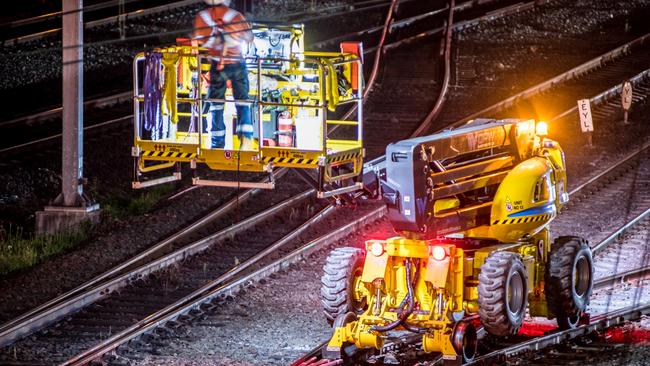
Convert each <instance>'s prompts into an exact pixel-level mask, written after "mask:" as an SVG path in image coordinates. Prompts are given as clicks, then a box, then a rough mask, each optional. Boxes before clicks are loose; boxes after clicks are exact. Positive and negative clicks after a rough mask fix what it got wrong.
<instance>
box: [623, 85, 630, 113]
mask: <svg viewBox="0 0 650 366" xmlns="http://www.w3.org/2000/svg"><path fill="white" fill-rule="evenodd" d="M621 104H622V105H623V110H625V111H628V110H630V107H631V106H632V84H631V83H630V82H629V81H626V82H624V83H623V89H622V90H621Z"/></svg>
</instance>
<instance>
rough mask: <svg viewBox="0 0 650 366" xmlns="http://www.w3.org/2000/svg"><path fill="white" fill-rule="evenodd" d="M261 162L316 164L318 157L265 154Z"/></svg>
mask: <svg viewBox="0 0 650 366" xmlns="http://www.w3.org/2000/svg"><path fill="white" fill-rule="evenodd" d="M262 162H264V163H284V164H305V165H316V164H318V159H300V158H281V157H271V156H265V157H263V158H262Z"/></svg>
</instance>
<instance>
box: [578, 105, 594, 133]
mask: <svg viewBox="0 0 650 366" xmlns="http://www.w3.org/2000/svg"><path fill="white" fill-rule="evenodd" d="M578 113H579V114H580V128H581V129H582V132H592V131H593V130H594V123H593V121H592V118H591V104H590V103H589V99H580V100H579V101H578Z"/></svg>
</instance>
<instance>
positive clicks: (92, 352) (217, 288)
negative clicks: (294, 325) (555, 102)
mask: <svg viewBox="0 0 650 366" xmlns="http://www.w3.org/2000/svg"><path fill="white" fill-rule="evenodd" d="M332 209H333V208H332V207H331V206H328V207H327V208H325V209H324V210H332ZM384 213H385V207H383V206H382V207H380V208H377V209H374V210H372V211H371V212H369V213H367V214H365V215H363V216H361V217H359V218H356V219H354V220H353V221H352V222H351V223H349V224H346V225H345V226H342V227H340V228H338V229H336V230H334V231H332V232H330V233H328V234H326V235H324V236H322V237H320V238H318V239H316V240H314V241H312V242H310V243H308V244H306V245H304V246H302V247H301V248H299V249H297V250H294V251H292V252H291V253H290V254H288V255H287V256H285V257H283V258H280V259H278V260H276V261H274V262H273V263H271V264H269V265H266V266H264V267H262V268H260V269H257V270H255V271H254V272H252V273H249V274H247V275H245V276H242V277H240V278H235V276H228V277H229V278H227V279H226V278H225V277H224V276H222V277H224V278H219V279H217V280H215V281H213V282H211V283H209V284H207V285H205V286H204V287H202V288H201V289H199V290H197V291H195V292H194V293H192V294H191V295H188V296H186V297H185V298H183V299H181V300H179V301H177V302H176V303H174V304H172V305H170V306H168V307H167V308H165V309H163V310H162V311H160V312H156V313H154V314H152V315H150V316H148V317H147V318H146V319H144V320H143V321H141V322H139V323H138V324H136V325H134V326H132V327H130V328H129V329H127V330H125V331H123V332H120V333H118V334H116V335H114V336H112V337H111V338H109V339H107V340H105V341H103V342H101V343H100V344H98V345H96V346H94V347H93V348H91V349H89V350H87V351H86V352H84V353H82V354H79V355H77V356H75V357H73V358H71V359H70V360H68V361H66V362H64V363H63V364H62V365H83V364H86V363H88V362H91V361H92V360H94V359H96V358H98V357H100V356H101V355H104V354H106V353H108V352H110V351H112V350H114V349H115V348H117V347H118V346H119V345H121V344H123V343H125V342H128V341H129V340H131V339H134V338H135V337H137V336H140V335H142V334H143V333H145V332H148V331H151V330H152V329H154V328H156V327H158V326H161V325H163V324H164V323H166V322H168V321H170V320H173V319H176V318H178V317H179V316H181V315H183V314H187V313H188V312H189V311H191V310H192V309H195V308H197V307H198V306H200V305H201V304H203V303H206V302H209V301H212V300H213V299H217V298H220V297H223V296H227V295H231V296H232V295H235V294H236V292H237V291H239V290H240V289H242V288H244V287H246V286H248V285H249V284H251V283H253V282H256V281H258V280H260V279H263V278H267V277H268V276H269V275H271V274H273V273H277V272H278V271H280V270H283V269H287V268H288V267H289V266H290V265H291V264H295V263H298V262H300V261H301V260H303V259H304V258H306V257H307V256H308V255H310V254H311V253H314V252H315V251H317V250H319V249H321V248H322V247H323V246H326V245H329V244H332V243H335V242H336V241H338V240H339V239H342V238H344V237H346V236H347V235H349V234H350V233H351V232H353V231H356V230H358V229H359V228H361V227H362V226H363V225H365V224H366V223H369V222H372V221H374V220H376V219H379V218H381V217H382V216H383V215H384ZM290 235H291V234H290ZM292 237H295V235H292ZM289 240H291V239H287V237H285V238H283V239H281V240H280V241H279V242H277V243H275V244H274V245H273V250H269V251H268V252H269V253H270V252H272V251H274V250H277V248H279V247H280V246H282V245H284V244H286V242H288V241H289ZM259 259H260V258H255V260H254V261H250V260H248V261H246V262H243V263H242V264H241V266H245V265H246V266H252V265H253V264H254V262H257V261H258V260H259ZM242 270H243V269H242ZM239 272H241V270H240V271H239ZM226 281H230V282H227V283H226Z"/></svg>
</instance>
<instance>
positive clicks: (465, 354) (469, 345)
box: [451, 322, 478, 363]
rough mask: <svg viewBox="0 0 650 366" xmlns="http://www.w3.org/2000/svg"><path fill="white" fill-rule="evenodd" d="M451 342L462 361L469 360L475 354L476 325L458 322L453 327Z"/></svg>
mask: <svg viewBox="0 0 650 366" xmlns="http://www.w3.org/2000/svg"><path fill="white" fill-rule="evenodd" d="M451 337H452V338H451V343H452V345H453V346H454V349H455V350H456V352H457V353H458V354H459V355H460V356H461V357H462V362H463V363H466V362H471V361H472V360H474V356H476V351H477V348H478V335H477V333H476V327H474V325H473V324H472V323H470V322H459V323H457V324H456V326H455V327H454V331H453V333H452V336H451Z"/></svg>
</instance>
